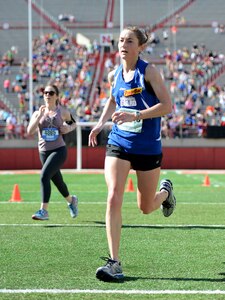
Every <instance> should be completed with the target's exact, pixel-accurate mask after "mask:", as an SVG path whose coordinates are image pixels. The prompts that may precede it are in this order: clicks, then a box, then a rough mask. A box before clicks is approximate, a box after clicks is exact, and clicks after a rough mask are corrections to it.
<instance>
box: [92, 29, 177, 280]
mask: <svg viewBox="0 0 225 300" xmlns="http://www.w3.org/2000/svg"><path fill="white" fill-rule="evenodd" d="M147 41H148V35H147V34H146V32H145V31H143V30H141V29H139V28H137V27H135V26H131V27H126V28H125V29H124V30H123V31H122V32H121V33H120V37H119V44H118V48H119V54H120V58H121V65H120V66H119V67H118V68H117V69H115V70H113V71H111V72H109V74H108V79H109V83H110V85H111V89H110V97H109V99H108V101H107V103H106V105H105V107H104V110H103V112H102V115H101V117H100V118H99V121H98V123H97V125H96V126H95V127H94V128H93V129H92V131H91V132H90V135H89V146H92V147H94V146H96V145H97V135H98V134H99V133H100V131H101V130H102V129H103V127H104V124H105V123H106V122H107V121H108V120H109V119H112V121H113V122H114V125H113V127H112V130H111V132H110V134H109V137H108V144H107V149H106V157H105V180H106V184H107V188H108V197H107V208H106V233H107V240H108V247H109V253H110V257H108V258H107V257H106V258H105V260H106V265H104V266H103V267H100V268H98V269H97V271H96V277H97V278H98V279H100V280H103V281H113V280H121V279H123V278H124V274H123V271H122V265H121V262H120V258H119V247H120V237H121V227H122V214H121V208H122V202H123V195H124V189H125V184H126V181H127V177H128V174H129V171H130V169H133V170H135V171H136V176H137V205H138V208H139V209H140V210H141V212H142V213H143V214H149V213H151V212H153V211H155V210H156V209H158V208H160V207H161V208H162V212H163V215H164V216H165V217H168V216H170V215H171V214H172V213H173V211H174V209H175V206H176V199H175V196H174V194H173V184H172V182H171V181H170V180H169V179H163V180H162V181H161V182H160V186H159V191H157V186H158V182H159V177H160V167H161V163H162V145H161V134H160V133H161V116H164V115H166V114H169V113H171V111H172V102H171V98H170V96H169V93H168V91H167V89H166V87H165V85H164V82H163V80H162V77H161V75H160V73H159V72H158V71H157V69H156V68H155V67H154V66H153V65H151V64H150V63H147V62H145V61H144V60H142V59H141V58H140V53H141V52H142V51H143V50H144V48H145V46H146V43H147Z"/></svg>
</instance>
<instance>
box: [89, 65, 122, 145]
mask: <svg viewBox="0 0 225 300" xmlns="http://www.w3.org/2000/svg"><path fill="white" fill-rule="evenodd" d="M114 72H115V71H114V70H113V71H112V72H110V73H109V75H108V80H109V83H110V86H111V87H110V96H109V99H108V100H107V102H106V104H105V107H104V109H103V112H102V114H101V116H100V118H99V121H98V123H97V124H96V126H95V127H94V128H93V129H92V131H91V132H90V135H89V143H88V145H89V146H92V147H94V146H96V145H97V135H98V134H99V133H100V131H101V130H102V128H103V127H104V125H105V123H106V122H107V121H108V120H109V119H110V118H111V116H112V114H113V113H114V111H115V109H116V102H115V99H114V97H113V95H112V83H113V78H114Z"/></svg>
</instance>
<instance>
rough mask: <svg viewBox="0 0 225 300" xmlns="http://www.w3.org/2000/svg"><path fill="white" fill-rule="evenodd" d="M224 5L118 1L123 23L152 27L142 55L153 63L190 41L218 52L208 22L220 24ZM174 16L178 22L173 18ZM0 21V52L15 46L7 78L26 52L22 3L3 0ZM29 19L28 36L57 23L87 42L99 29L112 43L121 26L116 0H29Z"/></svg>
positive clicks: (219, 0)
mask: <svg viewBox="0 0 225 300" xmlns="http://www.w3.org/2000/svg"><path fill="white" fill-rule="evenodd" d="M18 6H19V8H20V9H18ZM35 7H36V8H38V9H35ZM140 8H141V9H140ZM224 8H225V2H224V1H223V0H216V2H215V1H213V2H212V1H211V0H193V1H188V0H182V1H180V0H173V1H171V0H168V1H165V0H158V1H149V0H141V3H140V2H138V3H137V2H136V1H135V0H129V1H128V0H124V15H123V16H124V25H128V24H135V25H138V26H141V27H143V28H145V29H147V30H148V31H149V32H151V30H154V31H155V34H156V35H157V37H158V38H159V43H157V45H154V47H153V52H152V53H151V54H150V55H149V56H148V57H147V59H148V60H149V61H151V62H153V63H159V62H160V63H162V62H163V59H162V57H163V54H164V53H165V49H166V48H169V49H171V51H175V50H178V49H183V48H184V47H186V48H188V49H191V48H192V46H193V44H197V45H205V47H206V48H207V49H210V51H212V52H214V53H218V54H224V44H225V43H224V42H225V41H224V39H225V33H215V30H214V28H213V27H212V25H213V24H215V22H218V24H223V22H224V19H223V9H224ZM203 11H204V13H203ZM178 12H179V14H178ZM60 14H63V15H72V16H73V17H74V19H73V20H72V21H60V20H59V15H60ZM49 16H50V17H52V20H53V21H52V22H49V21H48V18H49ZM178 17H179V18H182V20H183V21H182V22H180V23H179V21H178ZM0 20H1V22H0V25H1V26H0V27H1V28H0V36H1V43H0V55H1V57H2V56H3V55H4V53H5V52H6V51H8V50H9V49H10V48H11V47H12V46H14V47H16V48H17V49H18V53H17V54H16V56H15V62H14V65H13V66H12V67H11V72H10V73H9V74H7V77H9V78H10V80H11V82H13V80H14V79H15V76H16V74H17V73H18V72H19V65H20V62H21V60H22V59H24V58H27V57H28V2H27V1H25V0H17V6H15V2H14V0H7V1H3V3H1V10H0ZM5 24H8V26H9V28H8V29H4V27H5ZM32 24H33V31H32V33H33V37H39V36H41V35H45V34H47V33H51V32H56V31H57V29H59V28H58V27H57V26H59V27H60V26H62V28H64V27H66V28H68V32H69V34H71V35H72V36H74V37H76V35H77V34H78V33H81V34H83V35H84V36H85V37H86V38H88V39H89V40H90V42H91V43H92V42H93V41H96V42H97V43H99V38H100V34H108V33H110V34H112V35H113V39H114V40H115V44H116V43H117V40H118V36H119V32H120V25H121V24H120V1H112V0H111V1H103V0H93V1H91V9H90V1H89V0H83V1H81V0H80V1H79V0H74V1H71V0H65V1H63V2H62V1H61V0H54V5H52V1H51V0H45V1H42V0H33V10H32ZM162 26H163V27H162ZM171 26H176V28H177V31H176V33H175V34H174V33H172V32H171V30H170V29H171ZM6 27H7V26H6ZM164 29H166V30H167V31H168V39H167V40H163V30H164ZM159 66H160V65H159ZM224 76H225V75H224V74H223V73H222V72H221V74H220V76H218V77H216V78H215V80H216V83H217V84H218V85H221V86H223V85H224ZM5 78H6V75H4V74H3V73H2V74H0V92H2V93H3V95H4V96H5V97H7V99H8V102H10V103H11V104H12V105H13V106H14V107H15V109H16V108H17V109H18V99H17V97H16V95H15V93H13V94H12V93H8V94H5V93H4V90H3V82H4V80H5ZM43 82H44V81H43V80H42V83H43ZM207 84H208V82H207ZM93 88H96V87H93Z"/></svg>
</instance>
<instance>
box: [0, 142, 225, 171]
mask: <svg viewBox="0 0 225 300" xmlns="http://www.w3.org/2000/svg"><path fill="white" fill-rule="evenodd" d="M7 142H8V143H7ZM16 143H17V144H16ZM24 143H25V141H21V142H18V141H17V142H15V141H6V142H4V143H1V144H0V170H30V169H40V168H41V164H40V161H39V155H38V151H37V147H36V143H34V142H33V141H27V144H26V145H25V144H24ZM12 144H13V147H12ZM224 146H225V140H224V139H219V140H217V139H216V140H214V139H210V140H208V139H186V140H185V139H183V140H181V139H175V140H164V141H163V165H162V168H163V169H225V159H224V157H225V147H224ZM76 155H77V151H76V147H73V148H68V158H67V160H66V162H65V164H64V166H63V168H65V169H76V168H77V163H76ZM104 156H105V147H97V148H91V147H87V146H84V147H83V148H82V168H83V169H103V168H104Z"/></svg>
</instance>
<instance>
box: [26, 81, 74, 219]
mask: <svg viewBox="0 0 225 300" xmlns="http://www.w3.org/2000/svg"><path fill="white" fill-rule="evenodd" d="M43 94H44V101H45V104H44V105H41V106H40V108H39V110H37V111H35V112H34V113H33V115H32V117H31V120H30V123H29V125H28V128H27V133H28V134H30V135H32V134H34V133H35V132H36V131H38V140H39V141H38V150H39V156H40V160H41V163H42V170H41V194H42V203H41V207H40V209H39V210H38V211H37V212H36V213H35V214H33V215H32V219H33V220H48V219H49V215H48V205H49V200H50V197H51V181H52V182H53V183H54V184H55V186H56V187H57V189H58V191H59V192H60V193H61V195H62V196H63V197H64V198H65V200H66V201H67V203H68V208H69V211H70V215H71V217H72V218H75V217H76V216H77V215H78V198H77V196H75V195H70V194H69V191H68V188H67V185H66V183H65V182H64V180H63V177H62V174H61V171H60V168H61V167H62V165H63V163H64V162H65V160H66V158H67V148H66V144H65V142H64V140H63V136H62V135H63V134H67V133H69V132H70V131H73V130H74V129H75V128H76V122H75V120H74V118H73V117H72V115H71V114H70V112H69V110H67V109H66V108H65V107H62V106H61V105H60V104H59V99H58V98H59V90H58V88H57V86H55V85H48V86H46V87H45V89H44V93H43Z"/></svg>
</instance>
